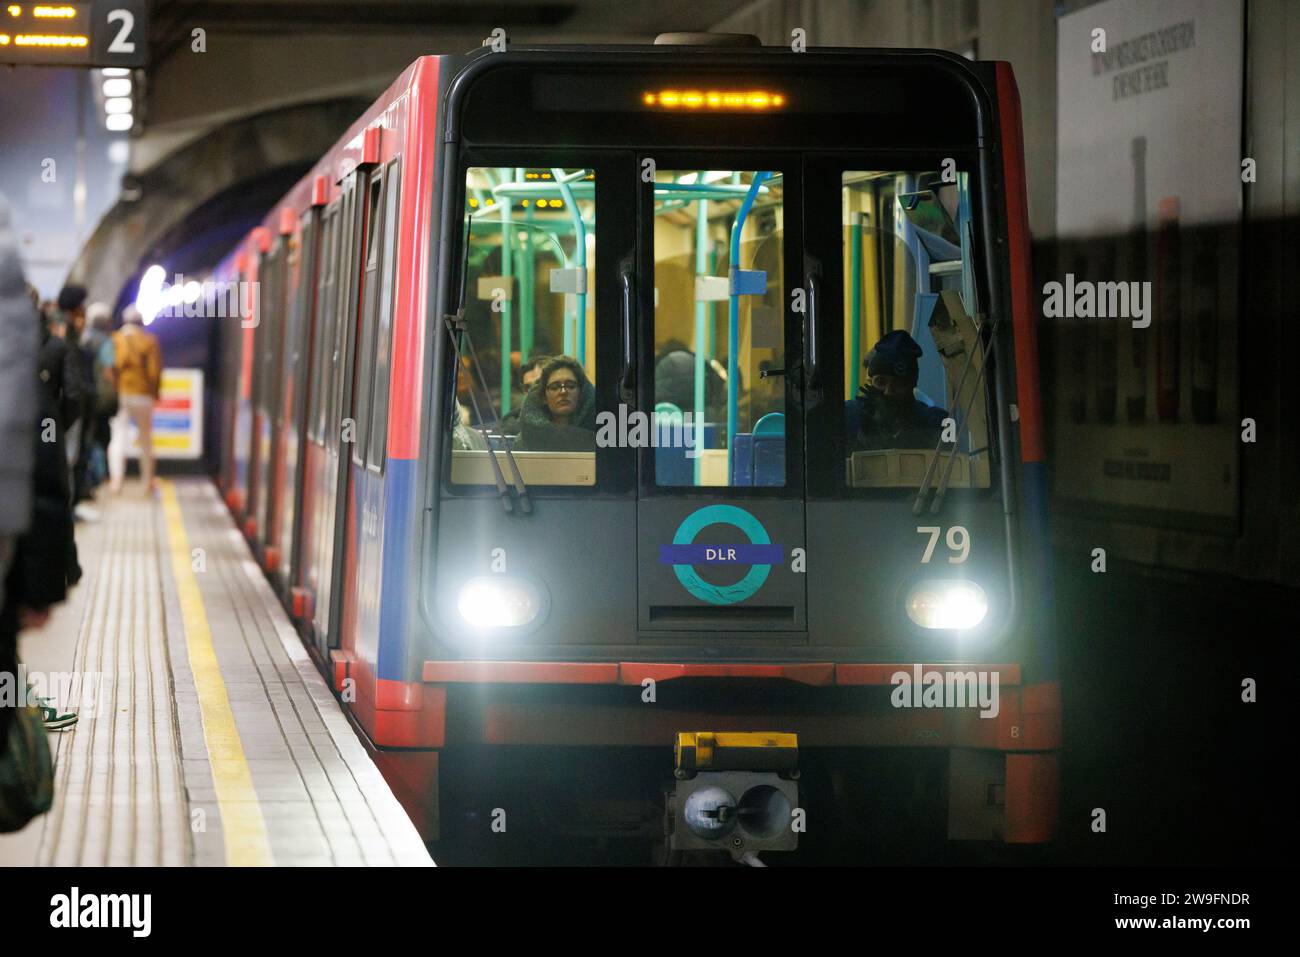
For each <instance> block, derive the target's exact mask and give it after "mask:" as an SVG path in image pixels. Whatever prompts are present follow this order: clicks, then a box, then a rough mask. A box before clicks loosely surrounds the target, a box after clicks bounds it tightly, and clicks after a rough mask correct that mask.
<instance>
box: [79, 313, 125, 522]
mask: <svg viewBox="0 0 1300 957" xmlns="http://www.w3.org/2000/svg"><path fill="white" fill-rule="evenodd" d="M112 322H113V310H112V309H110V308H109V307H108V306H107V305H106V304H105V303H102V302H94V303H91V304H90V306H89V307H87V309H86V332H85V334H84V335H83V336H82V337H81V360H82V364H83V365H84V366H85V367H86V369H88V370H89V371H90V382H91V386H92V389H91V393H92V394H91V397H90V402H89V403H88V404H89V406H90V413H89V417H88V419H87V422H86V428H85V429H83V430H82V436H83V442H82V446H83V453H82V454H83V455H84V457H85V467H84V476H83V482H84V488H85V492H86V494H85V499H87V500H89V499H90V498H91V492H92V491H93V490H94V489H95V488H96V487H97V486H98V485H99V484H100V483H101V482H103V481H104V479H106V478H107V477H108V459H107V453H108V443H109V441H110V440H111V439H112V429H111V426H110V423H111V422H112V419H113V416H115V415H116V414H117V385H116V383H115V381H114V378H113V339H112ZM77 515H78V517H80V518H85V519H88V520H90V521H94V520H95V519H96V518H97V517H98V516H97V514H95V513H94V510H93V509H92V508H91V507H90V506H89V505H83V506H78V508H77Z"/></svg>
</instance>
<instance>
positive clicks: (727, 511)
mask: <svg viewBox="0 0 1300 957" xmlns="http://www.w3.org/2000/svg"><path fill="white" fill-rule="evenodd" d="M710 525H730V526H732V527H733V528H735V529H736V530H737V531H739V532H740V533H741V535H742V536H743V537H744V538H745V539H746V540H745V541H743V542H740V541H738V542H736V543H734V544H732V543H727V544H712V543H711V544H707V545H697V544H696V543H695V539H696V537H697V536H698V535H699V534H700V532H701V531H703V530H704V529H705V528H707V527H708V526H710ZM659 561H660V563H661V564H664V565H672V566H673V572H674V574H676V575H677V580H678V581H679V582H681V583H682V586H683V587H684V588H685V589H686V590H687V591H688V592H690V593H691V594H692V595H694V596H695V597H696V598H698V599H700V601H706V602H708V603H709V604H711V605H732V604H735V603H736V602H738V601H744V600H745V599H746V598H749V597H750V596H752V595H753V594H754V593H755V592H757V591H758V590H759V589H760V588H762V587H763V583H764V582H765V581H767V576H768V573H769V572H771V571H772V566H773V565H774V564H777V563H779V562H781V561H783V550H782V548H781V546H780V545H773V544H772V539H771V538H770V537H768V534H767V529H765V528H764V527H763V523H762V522H760V521H759V520H758V519H756V518H755V517H754V516H753V515H751V514H750V513H749V512H747V511H745V510H744V509H743V508H739V507H738V506H735V505H708V506H705V507H704V508H701V509H697V510H696V511H694V512H692V513H691V514H690V515H687V516H686V518H685V519H683V520H682V523H681V525H679V526H677V532H676V534H674V535H673V543H672V544H671V545H660V546H659ZM696 565H748V566H749V571H747V572H746V573H745V575H744V577H742V578H741V579H740V581H738V582H736V583H735V584H731V585H715V584H713V583H712V582H709V581H706V580H705V579H704V578H703V577H702V576H701V575H700V573H699V572H697V571H696V570H695V566H696Z"/></svg>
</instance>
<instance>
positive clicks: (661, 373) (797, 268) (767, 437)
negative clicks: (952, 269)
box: [633, 152, 807, 643]
mask: <svg viewBox="0 0 1300 957" xmlns="http://www.w3.org/2000/svg"><path fill="white" fill-rule="evenodd" d="M648 160H653V166H652V167H651V166H647V165H646V161H648ZM641 162H642V165H641V168H642V170H643V171H645V170H649V169H653V181H652V182H649V183H647V184H646V185H645V187H644V188H643V189H642V191H641V201H640V210H641V241H642V261H641V270H640V275H641V276H642V277H648V278H649V279H650V281H648V282H644V283H643V288H642V289H641V290H640V297H639V298H640V311H641V315H642V316H645V317H648V319H647V320H646V321H644V322H643V323H642V329H643V330H644V331H645V336H644V339H645V340H646V341H643V343H642V347H641V348H642V352H641V356H642V361H643V367H644V368H646V369H648V370H649V373H650V374H649V375H646V376H643V377H642V388H641V407H642V408H643V409H645V410H647V411H651V412H652V415H651V423H650V428H649V433H650V442H649V443H648V447H646V446H645V445H642V447H641V451H640V453H639V455H640V466H639V489H640V493H639V495H638V516H637V524H638V555H639V558H640V562H639V566H640V569H641V571H640V577H639V582H638V590H639V597H638V629H639V631H640V640H641V641H642V642H647V643H649V642H656V641H672V640H674V638H675V637H677V638H680V637H681V633H682V632H694V633H697V634H698V633H699V632H701V631H707V632H710V633H714V634H716V635H718V636H719V637H724V636H727V635H730V636H732V637H734V638H735V639H736V640H737V641H744V640H751V639H753V637H754V636H755V635H761V636H762V637H763V640H780V639H782V638H786V639H788V640H790V641H794V642H797V643H801V642H803V641H804V634H805V632H806V629H807V596H806V588H805V584H804V578H805V576H804V575H803V574H802V571H803V567H802V554H803V552H802V550H803V544H804V469H803V432H804V426H803V394H802V379H801V374H800V370H801V367H802V359H801V352H802V348H803V346H802V343H803V328H802V323H801V317H802V315H803V310H804V309H805V308H806V306H807V294H806V292H805V291H804V290H802V289H800V290H798V295H797V296H792V293H793V292H795V287H799V286H801V284H802V280H801V278H800V277H801V276H802V275H803V272H804V267H803V262H802V254H803V251H802V238H801V236H802V205H801V204H802V200H801V196H800V179H799V177H800V169H799V166H798V163H797V161H796V160H791V159H790V158H789V157H788V156H785V157H783V156H775V155H766V156H764V155H758V154H747V155H724V154H690V155H687V154H676V155H673V154H665V153H662V152H657V153H655V154H654V155H653V156H646V157H644V158H643V159H642V161H641ZM644 178H648V177H646V176H644V175H643V179H644ZM796 310H798V311H796ZM633 444H638V443H635V442H633Z"/></svg>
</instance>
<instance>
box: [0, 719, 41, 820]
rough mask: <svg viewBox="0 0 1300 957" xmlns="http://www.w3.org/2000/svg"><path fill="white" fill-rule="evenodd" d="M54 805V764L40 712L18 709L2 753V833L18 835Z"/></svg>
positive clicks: (0, 777)
mask: <svg viewBox="0 0 1300 957" xmlns="http://www.w3.org/2000/svg"><path fill="white" fill-rule="evenodd" d="M53 803H54V761H53V759H52V758H51V756H50V743H49V740H48V739H47V738H46V735H45V720H44V718H43V717H42V715H41V711H40V709H39V708H17V709H16V710H15V712H14V716H13V720H12V721H11V722H10V723H9V736H8V741H7V742H6V745H5V749H4V751H3V752H0V833H3V832H6V831H19V830H22V829H23V828H24V827H26V826H27V824H28V822H29V821H31V820H32V818H34V817H38V816H39V815H41V814H44V813H45V812H46V811H48V810H49V809H50V806H51V805H52V804H53Z"/></svg>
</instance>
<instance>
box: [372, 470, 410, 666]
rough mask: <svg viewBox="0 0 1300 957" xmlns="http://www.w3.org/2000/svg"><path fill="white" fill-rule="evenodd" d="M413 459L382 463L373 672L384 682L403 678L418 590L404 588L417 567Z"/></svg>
mask: <svg viewBox="0 0 1300 957" xmlns="http://www.w3.org/2000/svg"><path fill="white" fill-rule="evenodd" d="M415 466H416V462H415V460H414V459H395V458H392V457H390V458H389V459H388V463H387V464H386V465H385V466H384V490H383V495H384V532H383V535H384V538H383V549H384V554H383V562H382V568H381V572H380V574H381V578H380V588H382V589H383V592H382V595H381V597H380V601H379V653H378V656H377V657H378V660H377V662H376V664H375V671H376V673H377V674H378V675H379V677H380V678H381V679H383V680H388V681H405V680H407V675H406V673H405V672H406V667H405V666H406V648H405V643H406V640H407V637H408V636H407V634H406V629H407V628H408V627H410V624H409V623H410V622H411V620H412V618H413V616H412V614H411V610H412V607H413V606H412V605H411V603H412V602H413V601H417V600H418V597H419V596H418V590H417V589H416V588H408V587H407V581H406V576H407V573H408V572H409V571H410V570H411V569H412V568H417V567H419V566H418V554H417V553H418V550H419V545H420V542H419V536H420V526H419V523H418V522H416V521H413V519H412V516H414V515H415V512H416V509H415V500H414V496H415V488H414V485H415Z"/></svg>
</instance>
